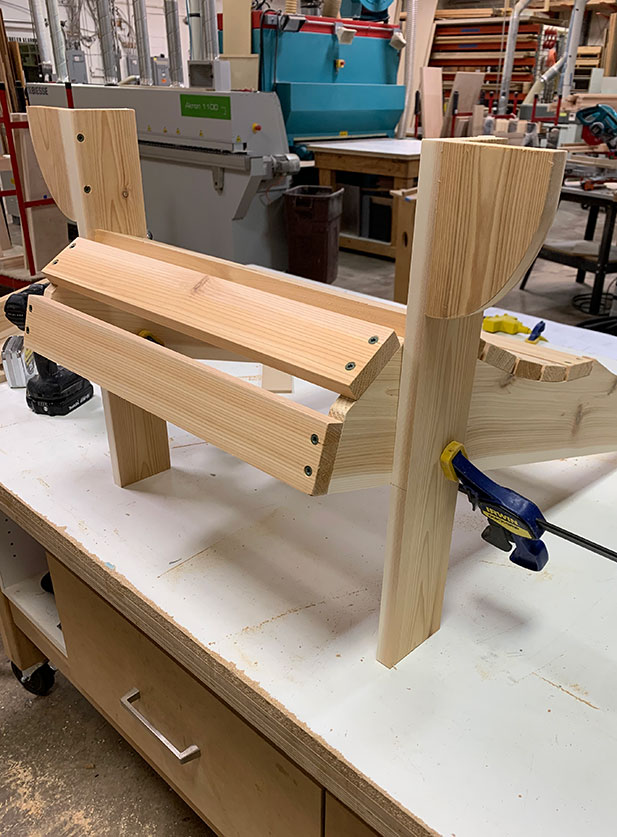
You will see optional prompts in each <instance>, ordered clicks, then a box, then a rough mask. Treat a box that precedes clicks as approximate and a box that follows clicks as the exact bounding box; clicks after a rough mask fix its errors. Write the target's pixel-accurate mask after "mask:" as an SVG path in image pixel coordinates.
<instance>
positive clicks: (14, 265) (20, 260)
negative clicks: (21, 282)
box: [0, 246, 24, 270]
mask: <svg viewBox="0 0 617 837" xmlns="http://www.w3.org/2000/svg"><path fill="white" fill-rule="evenodd" d="M23 266H24V251H23V249H22V247H21V246H17V247H11V248H10V250H5V251H4V252H3V255H2V256H0V268H1V269H3V270H16V269H18V268H21V267H23Z"/></svg>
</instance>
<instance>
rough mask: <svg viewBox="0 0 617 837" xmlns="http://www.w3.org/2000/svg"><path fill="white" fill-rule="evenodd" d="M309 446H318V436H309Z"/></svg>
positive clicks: (315, 434)
mask: <svg viewBox="0 0 617 837" xmlns="http://www.w3.org/2000/svg"><path fill="white" fill-rule="evenodd" d="M311 444H312V445H318V444H319V436H318V435H317V433H313V434H312V435H311Z"/></svg>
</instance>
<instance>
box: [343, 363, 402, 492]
mask: <svg viewBox="0 0 617 837" xmlns="http://www.w3.org/2000/svg"><path fill="white" fill-rule="evenodd" d="M402 354H403V350H402V349H399V351H398V352H397V353H396V355H394V357H393V358H392V359H391V360H390V362H389V363H388V365H387V366H386V367H385V369H384V370H383V371H382V372H381V373H380V375H379V376H378V377H377V378H376V380H375V381H373V383H372V384H371V385H370V387H369V388H368V389H367V390H366V392H365V393H364V395H363V396H362V398H360V399H359V400H358V401H351V400H350V399H348V398H343V397H340V398H338V399H337V400H336V401H335V402H334V404H333V405H332V407H331V408H330V413H329V415H330V416H331V417H332V418H334V419H338V420H339V421H341V422H343V427H342V431H341V439H340V442H339V445H338V449H337V454H336V460H335V463H334V468H333V470H332V476H331V478H330V483H329V486H328V493H337V492H340V491H353V490H356V489H359V488H367V487H370V486H375V485H385V484H387V483H388V482H389V481H390V477H391V474H392V462H393V458H394V437H395V432H396V410H397V405H398V395H399V384H400V377H401V361H402Z"/></svg>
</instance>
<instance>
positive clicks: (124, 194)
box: [122, 189, 129, 198]
mask: <svg viewBox="0 0 617 837" xmlns="http://www.w3.org/2000/svg"><path fill="white" fill-rule="evenodd" d="M128 196H129V193H128V190H127V189H125V190H124V191H123V192H122V197H123V198H128Z"/></svg>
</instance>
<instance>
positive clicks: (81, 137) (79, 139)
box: [77, 134, 85, 142]
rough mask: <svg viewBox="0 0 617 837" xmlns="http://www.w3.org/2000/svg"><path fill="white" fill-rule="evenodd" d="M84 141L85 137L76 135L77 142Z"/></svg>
mask: <svg viewBox="0 0 617 837" xmlns="http://www.w3.org/2000/svg"><path fill="white" fill-rule="evenodd" d="M84 140H85V137H84V135H83V134H77V142H83V141H84Z"/></svg>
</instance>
